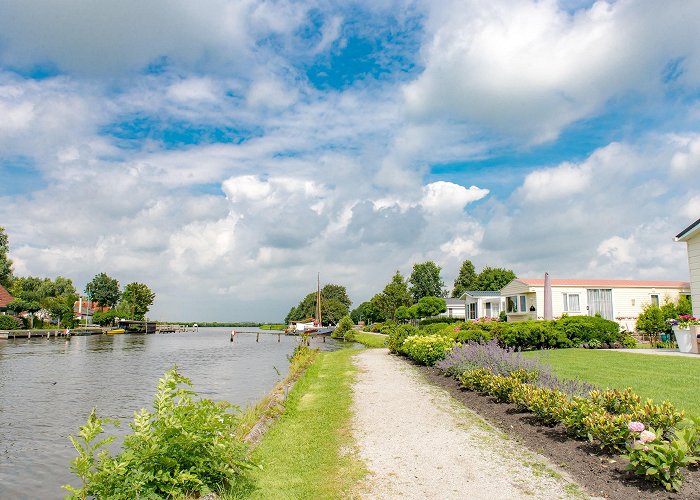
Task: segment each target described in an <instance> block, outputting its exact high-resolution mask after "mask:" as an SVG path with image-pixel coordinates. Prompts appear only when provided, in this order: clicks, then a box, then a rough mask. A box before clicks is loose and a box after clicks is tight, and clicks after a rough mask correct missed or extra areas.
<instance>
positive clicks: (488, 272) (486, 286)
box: [474, 266, 516, 292]
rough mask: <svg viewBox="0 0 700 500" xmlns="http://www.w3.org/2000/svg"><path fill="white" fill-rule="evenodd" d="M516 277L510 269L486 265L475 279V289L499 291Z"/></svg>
mask: <svg viewBox="0 0 700 500" xmlns="http://www.w3.org/2000/svg"><path fill="white" fill-rule="evenodd" d="M515 278H516V276H515V273H514V272H513V271H511V270H510V269H503V268H501V267H488V266H486V267H485V268H484V269H483V270H482V271H481V272H480V273H479V275H478V276H477V277H476V279H475V280H474V289H475V290H480V291H493V292H497V291H499V290H500V289H501V288H503V287H504V286H506V285H507V284H508V283H510V282H511V281H513V280H514V279H515Z"/></svg>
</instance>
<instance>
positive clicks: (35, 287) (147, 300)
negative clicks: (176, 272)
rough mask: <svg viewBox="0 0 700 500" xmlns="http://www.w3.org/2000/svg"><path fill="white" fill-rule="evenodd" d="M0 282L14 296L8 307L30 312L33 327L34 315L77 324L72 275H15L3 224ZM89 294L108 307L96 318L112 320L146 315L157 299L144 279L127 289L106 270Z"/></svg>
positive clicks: (102, 321)
mask: <svg viewBox="0 0 700 500" xmlns="http://www.w3.org/2000/svg"><path fill="white" fill-rule="evenodd" d="M0 285H2V286H3V287H5V288H6V289H7V291H8V292H9V293H10V295H12V297H13V298H14V300H13V301H12V302H10V303H9V304H8V306H7V309H8V310H10V311H12V312H14V313H15V314H17V313H20V312H24V311H26V312H28V313H29V318H28V320H29V325H28V326H29V327H30V328H31V327H33V326H34V319H35V318H38V319H39V320H40V321H42V323H43V322H44V321H48V322H49V323H55V324H57V325H60V326H65V327H72V326H75V323H76V319H75V312H74V310H73V307H74V304H75V302H76V301H77V300H78V298H79V296H78V293H77V290H76V288H75V286H74V285H73V281H72V280H71V279H70V278H66V277H63V276H58V277H57V278H56V279H55V280H51V279H50V278H40V277H35V276H17V277H16V276H14V271H13V265H12V260H11V259H10V258H9V238H8V236H7V234H6V233H5V228H3V227H2V226H0ZM85 295H86V296H87V297H88V300H89V301H91V302H96V303H97V304H98V306H99V307H100V308H107V307H109V308H110V309H109V310H106V311H96V312H95V314H94V315H93V322H95V323H98V324H109V323H111V322H112V321H113V320H114V318H117V317H119V318H133V319H143V318H144V317H145V315H146V314H147V313H148V310H149V308H150V306H151V305H152V304H153V302H154V300H155V296H156V295H155V293H153V292H152V291H151V289H150V288H149V287H148V286H147V285H145V284H143V283H137V282H133V283H129V284H127V285H126V286H125V287H124V289H123V290H121V289H120V286H119V281H117V280H116V279H115V278H112V277H110V276H108V275H107V274H105V273H99V274H97V275H96V276H95V277H94V278H93V279H92V280H91V281H90V282H89V283H88V284H87V285H86V287H85Z"/></svg>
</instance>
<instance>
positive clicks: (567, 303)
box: [562, 292, 581, 313]
mask: <svg viewBox="0 0 700 500" xmlns="http://www.w3.org/2000/svg"><path fill="white" fill-rule="evenodd" d="M562 296H563V299H564V312H567V313H568V312H574V313H578V312H581V294H579V293H566V292H563V293H562ZM574 297H576V304H572V302H571V299H572V298H574ZM574 305H575V306H576V307H575V308H574V307H572V306H574Z"/></svg>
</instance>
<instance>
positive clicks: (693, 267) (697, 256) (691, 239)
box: [676, 219, 700, 317]
mask: <svg viewBox="0 0 700 500" xmlns="http://www.w3.org/2000/svg"><path fill="white" fill-rule="evenodd" d="M676 241H684V242H685V243H686V245H687V246H688V268H689V270H690V295H691V299H690V301H691V302H692V304H693V316H695V317H700V219H698V220H696V221H695V222H693V223H692V224H691V225H690V226H688V227H686V228H685V229H684V230H683V231H681V232H680V233H678V234H677V235H676Z"/></svg>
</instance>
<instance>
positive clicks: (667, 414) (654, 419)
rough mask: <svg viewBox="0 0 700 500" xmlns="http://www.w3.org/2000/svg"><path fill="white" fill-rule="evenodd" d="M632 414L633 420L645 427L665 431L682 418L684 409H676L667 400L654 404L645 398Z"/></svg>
mask: <svg viewBox="0 0 700 500" xmlns="http://www.w3.org/2000/svg"><path fill="white" fill-rule="evenodd" d="M632 415H633V419H634V420H637V421H639V422H642V423H643V424H646V426H647V427H653V428H654V429H658V430H660V431H661V432H666V431H667V430H668V429H671V428H672V427H673V426H675V425H676V424H678V423H679V422H680V421H681V420H683V417H685V411H683V410H678V409H676V407H675V406H673V404H671V403H669V402H668V401H664V402H662V403H661V404H659V405H655V404H654V402H653V401H652V400H651V399H647V400H646V402H645V403H644V406H640V407H637V408H636V409H635V411H634V412H633V413H632ZM698 451H700V450H698Z"/></svg>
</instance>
